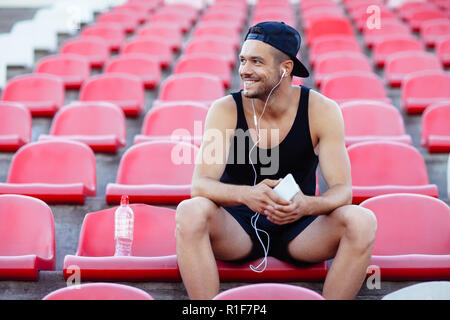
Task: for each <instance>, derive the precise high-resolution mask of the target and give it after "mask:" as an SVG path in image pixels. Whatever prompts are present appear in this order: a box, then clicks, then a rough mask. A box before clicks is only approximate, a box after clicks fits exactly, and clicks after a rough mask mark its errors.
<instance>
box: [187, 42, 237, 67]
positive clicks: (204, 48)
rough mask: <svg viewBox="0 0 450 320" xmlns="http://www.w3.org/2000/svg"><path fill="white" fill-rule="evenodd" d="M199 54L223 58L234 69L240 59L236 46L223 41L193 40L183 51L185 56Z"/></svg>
mask: <svg viewBox="0 0 450 320" xmlns="http://www.w3.org/2000/svg"><path fill="white" fill-rule="evenodd" d="M199 53H200V54H209V55H213V56H216V57H221V58H223V59H225V60H226V61H228V63H229V64H230V67H234V65H235V64H236V60H237V59H238V57H237V55H236V50H235V47H234V44H232V43H228V44H226V43H224V42H223V41H219V40H213V39H200V40H191V41H189V43H188V44H187V45H186V48H185V49H184V51H183V54H184V55H185V56H188V55H192V54H199Z"/></svg>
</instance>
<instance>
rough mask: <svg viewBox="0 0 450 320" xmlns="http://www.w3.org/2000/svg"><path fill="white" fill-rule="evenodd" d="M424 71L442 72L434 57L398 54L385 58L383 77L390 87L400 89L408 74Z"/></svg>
mask: <svg viewBox="0 0 450 320" xmlns="http://www.w3.org/2000/svg"><path fill="white" fill-rule="evenodd" d="M425 70H436V71H443V69H442V66H441V63H440V61H439V59H438V58H437V57H436V55H434V54H432V53H428V52H419V51H406V52H400V53H395V54H391V55H390V56H389V57H388V58H387V60H386V68H385V72H384V77H385V79H386V82H387V83H389V85H390V86H391V87H400V86H401V84H402V81H403V79H404V78H405V77H406V76H407V75H408V74H411V73H414V72H418V71H425Z"/></svg>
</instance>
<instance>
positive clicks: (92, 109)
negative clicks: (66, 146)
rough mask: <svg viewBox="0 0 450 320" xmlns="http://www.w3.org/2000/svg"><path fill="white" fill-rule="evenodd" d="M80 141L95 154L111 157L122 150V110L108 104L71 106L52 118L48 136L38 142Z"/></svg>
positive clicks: (76, 103) (123, 142)
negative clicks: (95, 152)
mask: <svg viewBox="0 0 450 320" xmlns="http://www.w3.org/2000/svg"><path fill="white" fill-rule="evenodd" d="M61 138H64V139H69V140H75V141H80V142H83V143H85V144H87V145H88V146H90V147H91V148H92V150H94V151H99V152H112V153H115V152H116V151H117V148H119V147H125V144H126V126H125V115H124V114H123V112H122V110H121V109H120V108H119V107H118V106H116V105H114V104H112V103H108V102H72V103H71V104H69V105H66V106H64V107H63V108H61V109H60V110H59V111H58V113H57V114H56V115H55V117H54V119H53V121H52V126H51V128H50V135H41V136H40V137H39V140H49V139H61Z"/></svg>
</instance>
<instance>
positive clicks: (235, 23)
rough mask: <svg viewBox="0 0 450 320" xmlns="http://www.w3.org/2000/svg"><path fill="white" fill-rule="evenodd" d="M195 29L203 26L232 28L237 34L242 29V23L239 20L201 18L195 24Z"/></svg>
mask: <svg viewBox="0 0 450 320" xmlns="http://www.w3.org/2000/svg"><path fill="white" fill-rule="evenodd" d="M195 27H196V29H198V28H205V27H208V28H209V27H214V28H217V27H218V28H224V29H232V30H234V31H235V32H236V33H238V34H239V35H240V34H241V31H242V24H240V23H239V21H202V20H201V19H200V20H199V21H198V22H197V24H196V25H195Z"/></svg>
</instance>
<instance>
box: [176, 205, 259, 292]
mask: <svg viewBox="0 0 450 320" xmlns="http://www.w3.org/2000/svg"><path fill="white" fill-rule="evenodd" d="M176 242H177V257H178V265H179V268H180V273H181V277H182V279H183V282H184V285H185V287H186V290H187V292H188V295H189V298H191V299H211V298H213V297H214V296H215V295H217V294H218V293H219V274H218V270H217V264H216V259H215V258H216V257H217V258H218V259H221V260H237V259H240V258H244V257H245V256H247V255H248V254H249V253H250V251H251V248H252V242H251V239H250V237H249V236H248V234H247V233H246V232H245V231H244V229H243V228H242V227H241V226H240V225H239V223H238V222H237V221H236V220H235V219H234V218H233V217H232V216H231V215H230V214H229V213H227V212H226V211H225V210H224V209H223V208H220V207H218V206H217V205H216V204H215V203H214V202H212V201H211V200H209V199H206V198H203V197H196V198H193V199H189V200H185V201H183V202H181V203H180V204H179V205H178V207H177V212H176Z"/></svg>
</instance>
